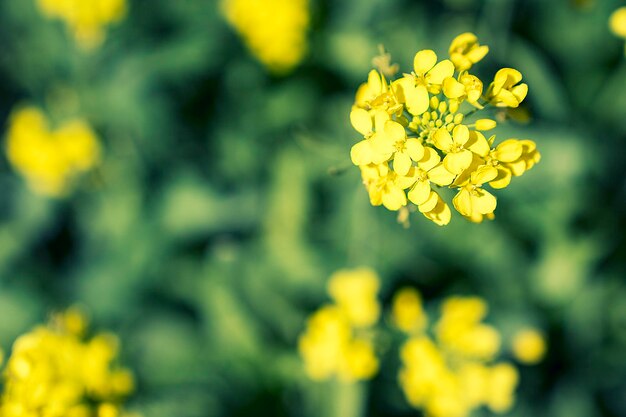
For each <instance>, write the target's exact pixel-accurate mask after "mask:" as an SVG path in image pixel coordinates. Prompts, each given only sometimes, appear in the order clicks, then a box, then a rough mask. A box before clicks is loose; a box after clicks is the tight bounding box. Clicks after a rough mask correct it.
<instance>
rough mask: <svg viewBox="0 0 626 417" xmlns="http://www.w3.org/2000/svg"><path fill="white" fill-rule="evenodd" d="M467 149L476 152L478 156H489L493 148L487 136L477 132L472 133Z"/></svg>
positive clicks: (466, 144)
mask: <svg viewBox="0 0 626 417" xmlns="http://www.w3.org/2000/svg"><path fill="white" fill-rule="evenodd" d="M465 148H466V149H469V150H470V151H472V152H474V153H475V154H476V155H480V156H483V157H484V156H487V154H488V153H489V151H490V150H491V148H490V147H489V142H487V139H485V136H484V135H483V134H482V133H480V132H476V131H472V132H470V139H469V140H468V141H467V142H466V143H465Z"/></svg>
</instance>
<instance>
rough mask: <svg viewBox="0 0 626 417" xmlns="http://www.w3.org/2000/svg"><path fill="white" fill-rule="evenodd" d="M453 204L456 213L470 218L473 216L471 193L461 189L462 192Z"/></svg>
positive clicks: (456, 196) (453, 200) (455, 197)
mask: <svg viewBox="0 0 626 417" xmlns="http://www.w3.org/2000/svg"><path fill="white" fill-rule="evenodd" d="M452 204H453V205H454V208H455V209H456V211H458V212H459V213H461V214H462V215H464V216H470V215H471V214H472V198H471V194H470V192H469V191H468V190H467V189H465V188H461V190H460V191H459V192H458V193H457V195H455V196H454V198H453V199H452Z"/></svg>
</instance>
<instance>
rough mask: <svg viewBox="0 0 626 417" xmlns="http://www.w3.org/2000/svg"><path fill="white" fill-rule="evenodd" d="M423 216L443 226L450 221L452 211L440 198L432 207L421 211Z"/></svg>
mask: <svg viewBox="0 0 626 417" xmlns="http://www.w3.org/2000/svg"><path fill="white" fill-rule="evenodd" d="M423 214H424V216H425V217H426V218H427V219H429V220H431V221H433V222H434V223H435V224H437V225H439V226H445V225H447V224H448V223H450V219H451V218H452V213H451V212H450V207H448V205H447V204H446V203H445V202H444V201H443V200H442V199H441V198H440V199H439V201H438V202H437V205H436V206H435V208H434V209H432V210H431V211H429V212H426V213H423Z"/></svg>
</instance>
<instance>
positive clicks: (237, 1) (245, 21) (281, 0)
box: [222, 0, 310, 74]
mask: <svg viewBox="0 0 626 417" xmlns="http://www.w3.org/2000/svg"><path fill="white" fill-rule="evenodd" d="M222 10H223V14H224V16H225V17H226V19H227V20H228V22H229V23H230V24H231V25H232V26H233V27H234V28H235V30H236V31H237V32H238V33H239V35H240V36H241V37H242V38H243V40H244V42H245V44H246V46H247V47H248V49H249V50H250V51H251V52H252V54H253V55H254V56H255V57H256V58H257V59H258V60H259V61H261V63H263V64H264V65H265V66H266V67H267V68H268V69H269V70H270V71H272V72H275V73H278V74H281V73H286V72H289V71H290V70H291V69H292V68H293V67H295V66H296V65H297V64H298V63H299V62H300V61H301V60H302V58H303V57H304V54H305V53H306V50H307V39H306V34H307V30H308V27H309V19H310V16H309V1H308V0H222Z"/></svg>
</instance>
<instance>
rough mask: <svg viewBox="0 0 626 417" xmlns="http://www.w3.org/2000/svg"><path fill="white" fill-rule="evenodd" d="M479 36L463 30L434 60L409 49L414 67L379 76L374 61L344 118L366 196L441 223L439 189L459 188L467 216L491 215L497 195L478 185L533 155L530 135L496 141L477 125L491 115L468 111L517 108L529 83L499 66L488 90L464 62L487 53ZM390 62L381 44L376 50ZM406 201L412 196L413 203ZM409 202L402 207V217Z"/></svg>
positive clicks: (509, 173)
mask: <svg viewBox="0 0 626 417" xmlns="http://www.w3.org/2000/svg"><path fill="white" fill-rule="evenodd" d="M488 50H489V48H488V47H487V46H485V45H480V44H479V42H478V39H477V37H476V36H475V35H474V34H471V33H463V34H461V35H459V36H458V37H456V38H455V39H454V40H453V41H452V44H451V45H450V49H449V52H450V59H449V60H448V59H444V60H439V59H438V57H437V54H436V53H435V52H434V51H432V50H429V49H425V50H421V51H419V52H417V53H416V54H415V56H414V58H413V71H412V72H411V73H409V74H404V75H403V76H402V77H400V78H398V79H396V80H391V81H387V79H386V77H385V75H383V73H382V72H380V71H382V69H381V70H380V71H379V70H372V71H370V73H369V75H368V79H367V82H366V83H363V84H362V85H361V86H360V87H359V89H358V91H357V94H356V97H355V103H354V106H353V108H352V111H351V113H350V121H351V122H352V125H353V127H354V128H355V130H356V131H357V132H359V133H360V134H361V135H362V136H363V139H362V140H360V141H359V142H357V143H356V144H355V145H354V146H353V147H352V149H351V152H350V156H351V159H352V162H353V163H354V164H355V165H358V166H359V168H360V170H361V176H362V178H363V184H364V185H365V188H366V189H367V191H368V193H369V196H370V202H371V204H372V205H375V206H378V205H383V206H385V207H386V208H387V209H389V210H392V211H396V210H400V209H402V208H403V207H405V206H407V205H408V206H410V207H409V208H411V207H416V208H417V209H418V210H412V211H419V212H421V213H422V214H423V215H424V216H425V217H426V218H427V219H429V220H431V221H433V222H434V223H435V224H437V225H440V226H443V225H446V224H448V223H449V222H450V219H451V211H450V207H449V206H448V204H447V203H446V202H445V201H444V200H443V198H442V195H440V193H439V192H438V188H440V187H448V188H452V189H456V190H457V196H456V197H455V198H454V200H453V203H454V204H453V205H454V207H455V208H456V209H457V211H459V212H460V213H461V214H462V215H463V216H464V217H465V218H467V219H469V220H470V221H473V222H481V221H483V219H485V218H487V219H491V218H493V217H494V215H493V211H494V209H495V207H496V199H495V196H493V195H492V194H491V193H489V192H488V191H487V190H485V188H484V186H485V185H489V186H491V187H492V188H495V189H498V188H504V187H507V186H508V185H509V184H510V182H511V178H513V177H515V176H519V175H522V174H523V173H525V172H526V171H527V170H529V169H530V168H532V167H533V166H534V164H536V163H537V162H539V160H540V159H541V155H540V154H539V152H538V151H537V148H536V145H535V143H534V142H532V141H531V140H517V139H508V140H506V141H504V142H502V143H499V144H498V143H496V140H495V139H496V136H495V135H492V136H490V137H489V138H488V139H487V138H486V137H485V135H484V134H483V132H486V131H490V130H493V129H495V128H496V127H497V123H496V121H495V120H494V118H493V117H484V116H483V117H479V118H476V119H474V120H473V119H472V118H471V117H472V116H473V114H474V113H476V112H478V111H483V112H484V111H488V110H489V109H490V108H491V109H495V108H499V107H510V108H516V107H518V106H519V105H520V103H521V102H522V101H523V100H524V98H525V97H526V94H527V92H528V86H527V85H526V84H524V83H521V80H522V74H521V73H520V72H519V71H517V70H514V69H511V68H503V69H501V70H500V71H498V72H497V73H496V75H495V78H494V81H493V82H492V83H491V84H490V85H489V87H488V88H487V90H486V91H484V90H483V82H482V81H481V80H480V79H479V78H478V77H476V76H475V75H473V74H470V73H469V69H471V67H472V66H473V64H475V63H477V62H479V61H480V60H482V59H483V58H484V56H485V55H486V54H487V52H488ZM377 62H378V63H379V64H380V65H379V66H380V68H383V67H384V68H386V69H387V71H386V72H387V74H388V75H389V76H393V74H394V73H395V67H394V71H391V70H390V64H389V63H390V62H391V58H390V57H389V55H388V54H384V56H383V57H381V58H380V59H378V60H377ZM413 205H414V206H413ZM410 211H411V210H409V209H403V211H402V216H400V217H399V219H404V220H403V221H406V218H407V216H408V213H409V212H410Z"/></svg>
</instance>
